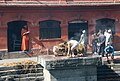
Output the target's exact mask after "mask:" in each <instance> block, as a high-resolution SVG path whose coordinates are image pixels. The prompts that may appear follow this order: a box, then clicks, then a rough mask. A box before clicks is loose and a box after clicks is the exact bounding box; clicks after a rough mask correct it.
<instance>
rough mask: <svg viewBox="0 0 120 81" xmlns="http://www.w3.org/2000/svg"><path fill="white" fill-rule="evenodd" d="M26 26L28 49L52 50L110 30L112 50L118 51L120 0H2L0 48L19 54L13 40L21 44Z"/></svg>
mask: <svg viewBox="0 0 120 81" xmlns="http://www.w3.org/2000/svg"><path fill="white" fill-rule="evenodd" d="M27 23H28V27H29V30H30V32H31V34H30V37H31V38H32V40H31V41H30V45H29V46H30V48H39V47H40V46H44V47H46V48H52V46H53V45H56V44H58V43H60V42H63V41H68V40H69V39H70V38H72V37H75V38H76V39H78V38H79V34H80V32H81V30H83V29H85V30H86V31H87V35H88V43H89V44H90V43H91V35H90V32H92V31H98V30H99V29H102V30H104V29H112V33H113V35H114V38H113V45H114V47H115V50H120V45H119V44H120V40H119V38H120V1H119V0H1V1H0V49H7V50H8V51H9V52H12V51H20V50H21V49H20V48H17V47H14V46H15V45H14V40H20V41H21V29H22V27H23V26H24V25H26V24H27Z"/></svg>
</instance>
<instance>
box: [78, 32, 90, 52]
mask: <svg viewBox="0 0 120 81" xmlns="http://www.w3.org/2000/svg"><path fill="white" fill-rule="evenodd" d="M79 43H81V44H82V45H84V47H85V50H84V51H85V54H86V52H87V44H88V42H87V35H86V31H85V30H83V31H82V35H81V37H80V40H79Z"/></svg>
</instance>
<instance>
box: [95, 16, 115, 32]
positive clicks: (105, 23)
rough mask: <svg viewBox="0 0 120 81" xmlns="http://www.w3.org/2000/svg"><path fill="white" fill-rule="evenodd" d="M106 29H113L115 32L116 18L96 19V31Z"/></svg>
mask: <svg viewBox="0 0 120 81" xmlns="http://www.w3.org/2000/svg"><path fill="white" fill-rule="evenodd" d="M105 29H107V30H108V29H111V30H112V34H115V20H114V19H109V18H102V19H99V20H96V32H98V31H99V30H102V31H104V30H105Z"/></svg>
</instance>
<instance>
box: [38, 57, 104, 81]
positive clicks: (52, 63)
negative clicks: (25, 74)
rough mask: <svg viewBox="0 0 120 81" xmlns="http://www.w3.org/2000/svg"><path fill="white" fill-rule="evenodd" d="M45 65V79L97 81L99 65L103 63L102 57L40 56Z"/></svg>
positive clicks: (49, 80)
mask: <svg viewBox="0 0 120 81" xmlns="http://www.w3.org/2000/svg"><path fill="white" fill-rule="evenodd" d="M38 60H39V61H38V62H40V64H41V65H42V66H43V67H44V70H43V73H44V81H97V66H98V65H101V64H102V59H101V57H76V58H68V57H62V56H61V57H54V56H53V55H45V56H40V57H39V59H38Z"/></svg>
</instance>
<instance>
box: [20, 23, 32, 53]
mask: <svg viewBox="0 0 120 81" xmlns="http://www.w3.org/2000/svg"><path fill="white" fill-rule="evenodd" d="M29 33H30V31H28V26H27V25H25V26H23V28H22V31H21V35H22V45H21V50H22V51H29Z"/></svg>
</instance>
